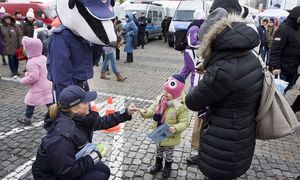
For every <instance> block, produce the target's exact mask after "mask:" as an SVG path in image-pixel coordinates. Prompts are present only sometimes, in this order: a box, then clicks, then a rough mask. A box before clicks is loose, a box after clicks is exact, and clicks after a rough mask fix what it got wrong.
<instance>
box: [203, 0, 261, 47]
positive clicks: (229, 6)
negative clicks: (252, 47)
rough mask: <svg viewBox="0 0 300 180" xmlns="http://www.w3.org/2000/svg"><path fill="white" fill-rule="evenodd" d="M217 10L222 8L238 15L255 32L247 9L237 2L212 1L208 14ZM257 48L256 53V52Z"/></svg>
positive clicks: (236, 0)
mask: <svg viewBox="0 0 300 180" xmlns="http://www.w3.org/2000/svg"><path fill="white" fill-rule="evenodd" d="M217 8H223V9H225V10H226V11H227V12H228V13H234V14H238V15H240V16H241V17H242V18H243V19H245V22H246V24H247V25H248V26H250V27H251V28H253V29H255V31H257V30H256V26H255V22H254V20H253V18H252V15H251V14H250V13H249V9H248V8H247V7H245V6H241V5H240V4H239V0H214V2H213V4H212V5H211V8H210V10H209V13H211V12H213V11H214V10H215V9H217ZM258 50H259V49H258V48H257V49H256V51H257V52H258Z"/></svg>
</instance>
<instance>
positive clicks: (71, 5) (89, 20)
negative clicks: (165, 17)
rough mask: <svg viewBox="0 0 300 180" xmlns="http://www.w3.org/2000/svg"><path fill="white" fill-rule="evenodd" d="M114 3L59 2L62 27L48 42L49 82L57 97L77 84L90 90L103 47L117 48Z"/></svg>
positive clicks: (112, 1) (86, 0)
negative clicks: (94, 68) (65, 89)
mask: <svg viewBox="0 0 300 180" xmlns="http://www.w3.org/2000/svg"><path fill="white" fill-rule="evenodd" d="M113 3H114V0H101V1H90V0H59V1H57V14H58V17H59V19H60V22H61V24H62V25H60V26H59V27H57V28H56V29H55V30H53V32H52V35H51V37H50V39H49V41H48V50H47V53H48V54H47V55H48V62H47V68H48V79H49V80H51V81H52V82H53V87H54V90H55V92H56V97H58V96H59V94H60V92H61V91H62V90H63V89H64V88H65V87H67V86H69V85H71V84H75V85H78V86H80V87H81V88H83V89H84V90H86V91H89V86H88V84H87V80H88V79H90V78H92V77H93V61H97V59H98V58H100V55H101V51H100V49H101V46H99V45H110V46H114V45H115V42H116V34H115V31H114V26H113V23H112V21H111V19H113V18H114V17H115V14H114V11H113V7H112V6H111V4H113Z"/></svg>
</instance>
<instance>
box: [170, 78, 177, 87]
mask: <svg viewBox="0 0 300 180" xmlns="http://www.w3.org/2000/svg"><path fill="white" fill-rule="evenodd" d="M169 86H170V88H172V89H175V88H176V87H177V83H176V81H175V80H171V81H170V82H169Z"/></svg>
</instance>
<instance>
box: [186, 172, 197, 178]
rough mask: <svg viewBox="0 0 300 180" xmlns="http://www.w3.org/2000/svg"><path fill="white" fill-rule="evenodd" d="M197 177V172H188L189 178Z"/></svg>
mask: <svg viewBox="0 0 300 180" xmlns="http://www.w3.org/2000/svg"><path fill="white" fill-rule="evenodd" d="M195 178H196V174H195V173H190V172H188V173H187V179H195Z"/></svg>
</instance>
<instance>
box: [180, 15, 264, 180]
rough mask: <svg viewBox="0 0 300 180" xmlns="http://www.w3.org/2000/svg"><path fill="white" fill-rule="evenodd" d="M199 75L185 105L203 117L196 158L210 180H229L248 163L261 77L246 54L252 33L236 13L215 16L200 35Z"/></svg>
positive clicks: (252, 58)
mask: <svg viewBox="0 0 300 180" xmlns="http://www.w3.org/2000/svg"><path fill="white" fill-rule="evenodd" d="M201 43H202V44H201V48H200V55H201V56H202V58H203V59H204V62H203V66H204V69H205V72H204V76H203V79H201V80H200V81H199V84H198V86H196V87H195V88H193V89H192V90H191V91H190V92H189V93H188V94H187V96H186V99H185V100H186V105H187V107H188V108H189V109H190V110H193V111H199V110H202V109H204V108H207V107H209V110H208V112H206V115H204V116H203V120H204V122H203V124H204V125H205V126H204V127H203V129H202V132H201V137H200V149H199V162H198V166H199V169H200V170H201V172H202V173H203V174H204V175H205V176H207V177H208V178H209V179H210V180H219V179H222V180H229V179H234V178H237V177H239V176H241V175H243V174H244V173H245V172H246V171H247V170H248V169H249V167H250V165H251V161H252V156H253V154H254V149H255V118H256V113H257V110H258V103H259V99H260V95H261V90H262V85H263V79H262V78H263V76H262V69H261V65H260V62H259V61H258V60H257V57H256V55H255V54H254V53H252V49H253V48H254V47H256V46H257V45H258V44H259V36H258V34H257V32H256V31H255V30H254V29H252V28H250V27H249V26H247V25H246V23H245V20H244V19H242V18H241V17H240V16H237V15H229V16H228V17H224V18H222V19H221V20H219V21H216V22H215V23H214V24H213V25H212V26H211V27H210V28H209V30H208V33H207V34H206V35H205V36H204V37H203V40H202V42H201Z"/></svg>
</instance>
